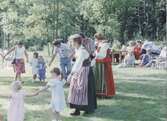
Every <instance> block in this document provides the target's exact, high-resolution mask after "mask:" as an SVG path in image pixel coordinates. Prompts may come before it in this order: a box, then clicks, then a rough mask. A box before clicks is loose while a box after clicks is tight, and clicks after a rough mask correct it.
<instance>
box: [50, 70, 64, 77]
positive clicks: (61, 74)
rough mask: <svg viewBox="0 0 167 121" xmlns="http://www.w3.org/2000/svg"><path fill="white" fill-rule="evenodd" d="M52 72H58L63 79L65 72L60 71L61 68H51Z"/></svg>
mask: <svg viewBox="0 0 167 121" xmlns="http://www.w3.org/2000/svg"><path fill="white" fill-rule="evenodd" d="M51 73H55V74H57V75H58V76H61V79H63V73H62V72H61V71H60V69H59V68H57V67H55V68H53V69H52V70H51Z"/></svg>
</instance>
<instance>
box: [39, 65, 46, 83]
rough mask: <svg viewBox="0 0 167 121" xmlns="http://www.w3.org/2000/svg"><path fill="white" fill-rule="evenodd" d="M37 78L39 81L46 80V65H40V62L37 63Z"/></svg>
mask: <svg viewBox="0 0 167 121" xmlns="http://www.w3.org/2000/svg"><path fill="white" fill-rule="evenodd" d="M38 78H39V80H40V81H41V80H45V79H46V65H45V63H42V62H39V63H38Z"/></svg>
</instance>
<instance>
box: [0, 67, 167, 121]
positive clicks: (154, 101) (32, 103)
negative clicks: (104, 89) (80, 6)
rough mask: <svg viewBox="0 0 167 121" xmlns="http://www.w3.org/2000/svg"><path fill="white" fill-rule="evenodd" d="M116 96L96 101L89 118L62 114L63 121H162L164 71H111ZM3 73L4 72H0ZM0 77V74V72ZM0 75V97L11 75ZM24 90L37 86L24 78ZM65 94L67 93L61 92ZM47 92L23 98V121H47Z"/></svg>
mask: <svg viewBox="0 0 167 121" xmlns="http://www.w3.org/2000/svg"><path fill="white" fill-rule="evenodd" d="M113 71H114V78H115V83H116V90H117V95H116V96H114V97H113V98H109V99H98V109H97V110H96V112H95V113H94V114H92V115H89V116H79V117H71V116H70V115H69V113H70V112H71V110H70V109H69V108H66V109H65V111H64V112H63V113H62V115H63V116H64V121H166V120H167V119H166V117H167V115H166V114H167V111H166V110H167V109H166V108H167V87H166V86H167V85H166V84H167V80H166V77H167V76H166V74H167V73H166V71H165V70H153V69H141V68H124V69H123V68H121V69H120V68H116V67H114V68H113ZM3 72H4V71H3ZM0 73H1V71H0ZM5 74H6V75H5V76H2V75H0V93H2V92H5V93H9V91H10V89H9V85H10V83H11V80H12V76H13V74H12V73H11V74H10V76H8V75H9V72H8V73H7V72H6V73H5ZM24 80H25V84H24V88H25V89H26V90H27V91H28V92H31V91H34V90H36V89H37V88H39V87H40V86H41V84H40V83H35V84H33V83H32V82H31V81H30V80H31V78H30V75H26V76H25V77H24ZM65 91H66V94H67V92H68V89H65ZM49 98H50V95H49V92H45V93H43V94H40V95H39V96H37V97H32V98H26V109H27V112H26V119H25V121H50V120H49V117H48V113H47V108H48V104H49ZM8 103H9V100H8V99H6V98H3V97H1V98H0V112H2V113H3V115H5V117H4V118H5V119H4V121H6V113H7V104H8Z"/></svg>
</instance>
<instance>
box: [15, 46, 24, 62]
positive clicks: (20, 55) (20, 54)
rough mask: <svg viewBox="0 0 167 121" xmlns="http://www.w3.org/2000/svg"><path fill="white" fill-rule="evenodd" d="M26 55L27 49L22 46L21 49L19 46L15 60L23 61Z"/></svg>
mask: <svg viewBox="0 0 167 121" xmlns="http://www.w3.org/2000/svg"><path fill="white" fill-rule="evenodd" d="M24 54H25V47H24V46H22V47H21V48H19V47H18V46H16V49H15V59H23V58H24Z"/></svg>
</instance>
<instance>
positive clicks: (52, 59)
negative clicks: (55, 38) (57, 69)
mask: <svg viewBox="0 0 167 121" xmlns="http://www.w3.org/2000/svg"><path fill="white" fill-rule="evenodd" d="M55 57H56V54H54V55H53V56H52V58H51V60H50V62H49V66H51V64H52V63H53V61H54V59H55Z"/></svg>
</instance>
